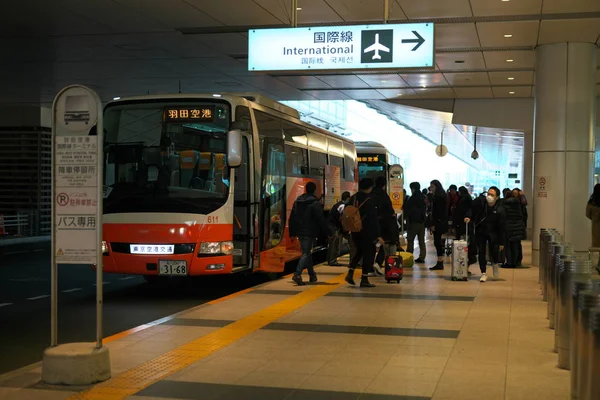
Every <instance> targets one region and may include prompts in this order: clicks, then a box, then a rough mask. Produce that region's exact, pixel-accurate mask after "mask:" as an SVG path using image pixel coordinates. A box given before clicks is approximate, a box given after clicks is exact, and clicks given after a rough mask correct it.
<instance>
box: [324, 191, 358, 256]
mask: <svg viewBox="0 0 600 400" xmlns="http://www.w3.org/2000/svg"><path fill="white" fill-rule="evenodd" d="M349 198H350V192H344V193H342V199H341V200H340V201H338V202H337V203H335V204H334V205H333V207H331V210H329V215H328V216H327V222H328V223H329V231H330V232H331V233H332V235H331V237H330V238H329V243H328V244H327V263H328V265H330V266H332V267H339V266H340V265H341V264H340V263H339V262H338V260H337V258H338V257H339V255H340V244H341V241H342V236H343V232H342V225H341V222H340V217H341V216H342V212H343V210H344V207H343V205H345V204H346V202H347V201H348V199H349ZM349 245H350V246H351V244H350V243H349ZM351 253H353V252H351Z"/></svg>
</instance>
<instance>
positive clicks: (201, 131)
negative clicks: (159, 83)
mask: <svg viewBox="0 0 600 400" xmlns="http://www.w3.org/2000/svg"><path fill="white" fill-rule="evenodd" d="M229 123H230V107H229V105H228V104H225V103H222V102H219V103H216V102H203V101H198V102H193V103H191V102H168V103H166V102H164V103H161V102H128V103H124V104H115V105H114V106H110V107H109V108H107V109H106V111H105V116H104V127H105V135H104V141H105V143H104V157H105V163H106V164H105V171H104V184H105V186H107V187H108V188H105V199H104V213H105V214H114V213H131V212H153V213H159V212H163V213H190V214H207V213H210V212H212V211H214V210H216V209H218V208H219V207H221V206H222V205H223V204H225V202H226V200H227V195H228V193H229V184H230V183H229V170H228V167H227V160H226V154H227V131H228V129H229Z"/></svg>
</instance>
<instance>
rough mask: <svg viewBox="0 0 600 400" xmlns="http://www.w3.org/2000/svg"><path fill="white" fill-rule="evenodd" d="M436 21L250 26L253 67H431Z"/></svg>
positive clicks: (288, 69) (249, 66)
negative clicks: (268, 27)
mask: <svg viewBox="0 0 600 400" xmlns="http://www.w3.org/2000/svg"><path fill="white" fill-rule="evenodd" d="M434 54H435V46H434V24H433V23H419V24H394V25H390V24H381V25H355V26H318V27H310V28H283V29H252V30H250V31H249V32H248V70H249V71H305V70H343V69H352V70H369V69H391V68H433V66H434V65H435V61H434Z"/></svg>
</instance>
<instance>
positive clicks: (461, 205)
mask: <svg viewBox="0 0 600 400" xmlns="http://www.w3.org/2000/svg"><path fill="white" fill-rule="evenodd" d="M472 202H473V200H472V199H471V196H469V195H468V194H463V195H461V196H460V197H459V198H458V202H457V203H456V208H455V209H454V214H453V215H452V223H453V224H454V226H455V227H456V228H459V227H460V228H461V229H462V226H464V225H465V218H466V217H467V214H468V212H469V210H470V209H471V203H472Z"/></svg>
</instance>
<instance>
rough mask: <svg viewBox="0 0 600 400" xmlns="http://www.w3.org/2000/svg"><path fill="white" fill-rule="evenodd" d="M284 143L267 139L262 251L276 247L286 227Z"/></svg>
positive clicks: (263, 178) (264, 170)
mask: <svg viewBox="0 0 600 400" xmlns="http://www.w3.org/2000/svg"><path fill="white" fill-rule="evenodd" d="M282 142H283V141H281V140H280V141H276V140H273V139H270V140H269V139H265V141H264V147H265V149H264V151H263V154H264V157H263V159H262V160H263V161H262V198H261V203H262V212H263V223H262V230H261V233H262V249H263V250H268V249H271V248H273V247H276V246H277V245H278V244H279V243H280V242H281V239H282V237H283V228H284V227H285V217H286V215H285V200H286V196H285V180H286V171H285V169H286V163H285V149H284V147H283V143H282Z"/></svg>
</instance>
